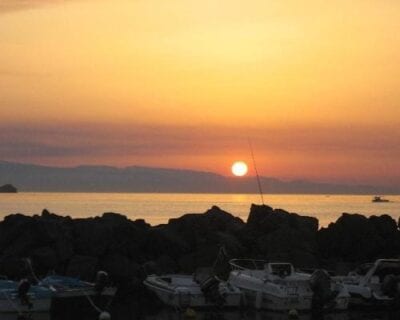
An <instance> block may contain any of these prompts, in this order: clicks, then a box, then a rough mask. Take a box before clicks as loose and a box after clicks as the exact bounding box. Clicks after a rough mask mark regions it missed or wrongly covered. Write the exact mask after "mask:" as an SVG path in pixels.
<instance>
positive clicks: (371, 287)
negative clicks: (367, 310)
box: [336, 259, 400, 305]
mask: <svg viewBox="0 0 400 320" xmlns="http://www.w3.org/2000/svg"><path fill="white" fill-rule="evenodd" d="M336 279H337V280H338V281H341V282H342V283H343V285H344V286H345V287H346V289H347V290H348V292H349V293H350V295H351V300H350V303H351V304H353V305H370V304H388V303H391V302H392V301H393V300H394V297H395V296H396V295H398V294H400V260H399V259H379V260H376V261H375V262H374V263H366V264H363V265H361V266H359V267H358V268H357V269H356V270H354V271H352V272H350V273H349V274H348V275H347V276H344V277H336Z"/></svg>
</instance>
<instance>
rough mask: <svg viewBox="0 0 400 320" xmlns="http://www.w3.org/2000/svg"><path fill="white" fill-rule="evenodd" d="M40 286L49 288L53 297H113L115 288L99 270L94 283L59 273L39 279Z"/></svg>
mask: <svg viewBox="0 0 400 320" xmlns="http://www.w3.org/2000/svg"><path fill="white" fill-rule="evenodd" d="M39 284H40V285H41V286H44V287H47V288H49V289H50V290H51V291H52V292H53V297H55V298H72V297H90V296H110V297H113V296H114V295H115V292H116V288H115V287H112V286H110V285H109V284H108V276H107V274H106V273H104V272H103V271H99V272H98V275H97V279H96V282H95V283H90V282H86V281H82V280H80V279H77V278H73V277H65V276H59V275H53V276H47V277H45V278H43V279H42V280H40V282H39Z"/></svg>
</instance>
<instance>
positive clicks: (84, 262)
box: [66, 255, 99, 281]
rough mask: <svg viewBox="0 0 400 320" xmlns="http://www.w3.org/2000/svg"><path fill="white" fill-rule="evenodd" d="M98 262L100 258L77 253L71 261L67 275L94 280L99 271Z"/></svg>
mask: <svg viewBox="0 0 400 320" xmlns="http://www.w3.org/2000/svg"><path fill="white" fill-rule="evenodd" d="M98 262H99V259H98V258H96V257H89V256H82V255H75V256H73V257H72V258H71V260H70V261H69V264H68V266H67V270H66V275H67V276H70V277H76V278H79V279H83V280H87V281H93V280H94V278H95V276H96V273H97V271H98Z"/></svg>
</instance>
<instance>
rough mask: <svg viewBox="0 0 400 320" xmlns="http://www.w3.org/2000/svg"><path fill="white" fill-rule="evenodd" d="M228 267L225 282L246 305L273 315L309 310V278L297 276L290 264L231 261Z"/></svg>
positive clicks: (310, 297)
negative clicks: (265, 310)
mask: <svg viewBox="0 0 400 320" xmlns="http://www.w3.org/2000/svg"><path fill="white" fill-rule="evenodd" d="M230 265H231V266H232V268H233V270H232V271H231V273H230V275H229V279H228V282H229V283H230V284H232V285H233V286H236V287H238V288H239V289H240V290H241V291H242V293H243V295H244V297H245V303H246V305H248V306H250V307H254V308H256V309H267V310H274V311H288V310H292V309H295V310H310V309H311V304H312V295H313V292H312V290H311V288H310V284H309V275H306V274H303V273H296V272H295V271H294V268H293V266H292V265H291V264H290V263H267V262H266V261H264V260H252V259H243V260H240V259H234V260H231V261H230Z"/></svg>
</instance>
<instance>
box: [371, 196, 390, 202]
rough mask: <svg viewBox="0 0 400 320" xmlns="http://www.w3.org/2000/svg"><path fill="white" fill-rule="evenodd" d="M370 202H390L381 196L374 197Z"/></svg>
mask: <svg viewBox="0 0 400 320" xmlns="http://www.w3.org/2000/svg"><path fill="white" fill-rule="evenodd" d="M372 202H390V201H389V200H388V199H384V198H382V197H381V196H375V197H374V198H373V199H372Z"/></svg>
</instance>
